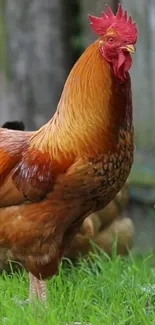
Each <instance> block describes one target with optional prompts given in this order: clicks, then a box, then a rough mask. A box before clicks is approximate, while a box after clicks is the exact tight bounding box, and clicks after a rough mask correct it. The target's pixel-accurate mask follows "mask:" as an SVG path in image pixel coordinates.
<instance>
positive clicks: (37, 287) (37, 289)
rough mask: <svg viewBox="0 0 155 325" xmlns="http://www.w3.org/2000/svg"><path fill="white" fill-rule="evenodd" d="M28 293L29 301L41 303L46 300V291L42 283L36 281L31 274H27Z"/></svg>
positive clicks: (44, 284)
mask: <svg viewBox="0 0 155 325" xmlns="http://www.w3.org/2000/svg"><path fill="white" fill-rule="evenodd" d="M29 279H30V291H29V300H30V301H32V300H33V298H37V299H38V300H39V301H40V302H41V303H42V302H44V303H45V302H46V300H47V289H46V283H45V282H44V281H41V280H38V279H37V278H36V277H35V276H34V275H33V274H32V273H30V272H29Z"/></svg>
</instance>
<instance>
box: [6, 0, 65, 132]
mask: <svg viewBox="0 0 155 325" xmlns="http://www.w3.org/2000/svg"><path fill="white" fill-rule="evenodd" d="M62 3H63V0H52V1H49V0H44V1H42V0H22V1H21V0H11V1H7V2H6V23H7V32H8V53H9V63H10V72H11V80H12V84H13V93H14V96H12V101H11V112H12V113H11V114H10V117H11V118H20V119H23V120H24V121H25V123H26V125H27V126H28V127H29V128H30V129H31V128H33V127H39V126H40V125H41V124H43V123H45V122H46V121H47V120H48V118H49V117H51V115H52V113H54V111H55V109H56V105H57V102H58V99H59V96H60V93H61V90H62V87H63V84H64V81H65V78H66V75H67V72H68V71H67V70H68V68H69V66H70V65H71V57H70V53H71V50H70V48H66V47H65V46H64V44H65V36H66V35H65V32H64V30H65V28H64V27H65V17H64V15H63V6H62Z"/></svg>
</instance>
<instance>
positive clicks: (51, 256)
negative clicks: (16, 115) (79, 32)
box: [0, 5, 138, 301]
mask: <svg viewBox="0 0 155 325" xmlns="http://www.w3.org/2000/svg"><path fill="white" fill-rule="evenodd" d="M89 19H90V23H91V26H92V28H93V30H94V31H95V32H96V33H97V34H98V35H99V38H98V39H97V40H96V41H95V42H94V43H93V44H91V45H90V46H89V47H88V48H87V49H86V50H85V52H84V53H83V54H82V55H81V57H80V58H79V60H78V61H77V62H76V64H75V65H74V67H73V68H72V70H71V72H70V74H69V76H68V78H67V81H66V83H65V86H64V89H63V92H62V95H61V98H60V101H59V103H58V107H57V110H56V113H55V114H54V116H53V117H52V119H51V120H50V121H49V122H48V123H47V124H45V125H43V126H42V127H41V128H40V129H39V130H37V131H33V132H32V131H29V132H28V131H20V130H19V131H17V130H8V129H4V128H1V129H0V249H3V250H6V251H7V255H8V258H9V259H14V260H20V261H21V262H22V263H24V265H25V267H26V268H27V269H28V270H29V274H30V297H34V296H36V297H38V299H40V300H41V301H42V300H44V299H46V286H45V282H44V279H46V278H48V277H50V276H52V275H55V274H56V273H57V271H58V267H59V263H60V261H61V259H62V257H63V256H64V255H65V254H66V252H67V251H68V249H69V247H70V244H71V241H72V239H73V237H74V236H75V234H76V233H77V232H78V231H79V229H80V227H81V225H82V223H83V221H84V219H85V218H86V217H87V216H88V215H89V214H90V213H92V212H95V211H97V210H100V209H103V208H104V207H105V206H106V205H107V204H108V203H109V202H110V201H111V200H112V199H113V198H114V197H115V196H116V194H117V192H118V191H119V190H120V189H121V187H122V186H123V184H124V183H125V181H126V179H127V177H128V175H129V173H130V169H131V166H132V163H133V155H134V142H133V123H132V94H131V81H130V75H129V72H128V71H129V69H130V67H131V65H132V58H131V52H134V50H135V48H134V46H135V43H136V41H137V34H138V32H137V27H136V24H135V22H133V21H132V18H131V17H129V18H128V17H127V11H123V9H122V6H121V5H119V6H118V10H117V13H116V15H114V14H113V12H112V10H111V9H110V7H108V6H107V12H106V13H104V12H103V13H102V15H101V17H94V16H91V15H89Z"/></svg>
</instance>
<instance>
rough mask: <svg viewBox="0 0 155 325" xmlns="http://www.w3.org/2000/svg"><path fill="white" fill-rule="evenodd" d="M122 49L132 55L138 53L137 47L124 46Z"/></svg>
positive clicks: (131, 45)
mask: <svg viewBox="0 0 155 325" xmlns="http://www.w3.org/2000/svg"><path fill="white" fill-rule="evenodd" d="M121 49H122V50H126V51H128V52H131V53H135V52H136V48H135V46H134V45H133V44H129V45H125V46H122V47H121Z"/></svg>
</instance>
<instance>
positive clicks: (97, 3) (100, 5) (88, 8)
mask: <svg viewBox="0 0 155 325" xmlns="http://www.w3.org/2000/svg"><path fill="white" fill-rule="evenodd" d="M118 2H120V1H118V0H91V1H90V0H82V1H81V7H82V8H81V9H82V24H83V28H84V45H85V47H87V46H88V45H89V44H90V43H92V42H93V41H94V40H95V39H96V35H95V33H93V32H92V29H91V28H90V26H89V22H88V14H92V15H94V16H95V15H97V16H100V14H101V11H103V10H104V9H105V4H108V5H109V6H110V7H111V8H112V9H113V11H114V12H116V10H117V6H118Z"/></svg>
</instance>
